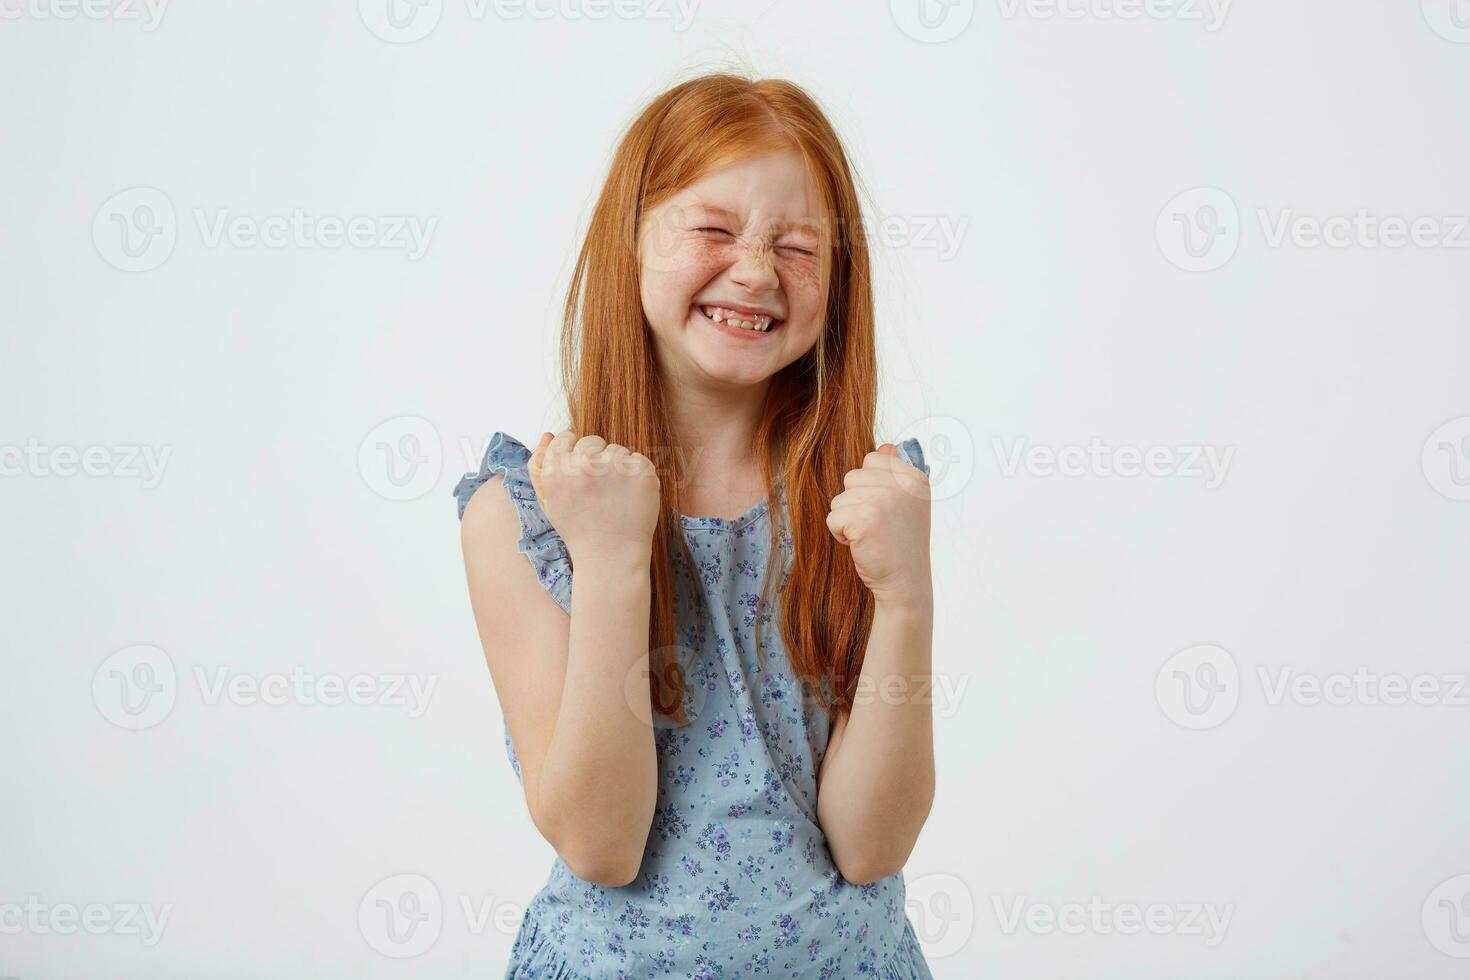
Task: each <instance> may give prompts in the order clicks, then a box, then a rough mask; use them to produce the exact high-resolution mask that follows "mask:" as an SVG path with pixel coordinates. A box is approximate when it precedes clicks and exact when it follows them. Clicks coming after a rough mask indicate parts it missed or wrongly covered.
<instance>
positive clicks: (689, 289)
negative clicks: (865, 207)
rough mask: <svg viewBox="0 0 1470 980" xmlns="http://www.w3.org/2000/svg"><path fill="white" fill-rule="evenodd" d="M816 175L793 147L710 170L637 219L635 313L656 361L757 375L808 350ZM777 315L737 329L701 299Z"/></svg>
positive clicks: (816, 268) (722, 375)
mask: <svg viewBox="0 0 1470 980" xmlns="http://www.w3.org/2000/svg"><path fill="white" fill-rule="evenodd" d="M818 207H819V205H818V198H817V190H816V187H815V186H814V185H813V184H812V182H811V178H810V176H809V175H808V174H807V172H806V165H805V164H804V163H803V161H802V159H801V157H800V156H799V155H798V154H797V153H795V152H794V151H780V152H773V153H767V154H763V155H761V156H756V157H751V158H749V159H746V160H742V161H740V162H738V163H734V164H730V165H729V166H726V167H722V168H720V169H718V170H714V171H711V172H710V173H708V174H706V175H704V176H703V177H701V178H700V179H699V180H697V181H695V182H694V183H693V184H690V185H689V186H688V187H685V188H683V189H682V190H680V191H679V192H677V193H676V194H674V195H673V196H672V197H670V198H669V199H668V200H666V201H664V202H663V203H662V204H660V205H659V206H658V207H656V208H653V209H651V210H650V211H648V212H647V213H646V214H645V215H644V217H643V221H642V223H641V225H640V226H639V234H638V249H639V266H640V270H641V280H640V284H639V285H640V289H641V293H642V299H643V313H644V316H646V317H647V319H648V323H649V326H650V327H651V329H652V332H653V342H654V347H655V349H656V351H657V354H658V363H659V365H660V366H661V367H662V368H663V370H665V371H669V372H673V373H675V374H676V375H679V376H682V377H684V378H686V379H687V380H688V381H689V382H690V383H692V384H708V383H710V382H718V383H723V384H727V385H753V384H757V383H759V382H762V381H764V380H766V379H767V378H769V377H770V376H771V375H773V374H775V373H776V372H777V371H779V370H781V369H782V368H784V367H786V366H787V365H788V364H790V363H792V362H793V361H795V360H796V359H797V358H799V357H801V356H802V355H803V354H805V353H806V352H807V351H809V350H811V349H812V347H813V346H814V345H815V344H816V342H817V339H818V338H819V337H820V335H821V332H822V329H823V327H824V319H825V318H824V316H823V288H822V286H823V283H822V259H821V256H820V240H819V238H818V234H817V229H818V227H819V225H818V222H819V221H820V220H821V218H820V215H819V212H818ZM725 304H733V305H736V306H740V307H745V308H747V309H751V310H762V311H765V312H767V313H769V314H771V315H773V316H774V317H775V318H776V321H777V322H775V323H773V326H772V329H770V330H768V331H765V332H759V331H754V332H752V331H740V330H738V328H735V327H731V326H729V325H726V324H721V323H718V322H715V321H713V320H711V319H709V318H708V317H706V316H705V314H704V313H703V312H701V308H707V307H709V306H722V305H725Z"/></svg>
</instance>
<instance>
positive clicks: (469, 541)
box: [454, 432, 572, 612]
mask: <svg viewBox="0 0 1470 980" xmlns="http://www.w3.org/2000/svg"><path fill="white" fill-rule="evenodd" d="M530 459H531V450H530V449H528V448H527V447H526V445H525V444H524V443H522V442H521V441H520V440H518V439H516V438H514V437H512V436H510V435H508V434H506V433H504V432H497V433H495V434H494V435H493V436H491V438H490V443H489V445H488V446H487V447H486V449H485V456H484V459H483V460H481V462H480V468H479V470H478V471H476V472H474V473H466V474H465V475H464V478H463V479H461V480H460V481H459V484H458V485H457V486H456V487H455V488H454V496H455V498H456V500H457V501H458V503H459V517H460V540H461V542H462V544H463V547H464V551H465V562H466V564H467V565H468V566H470V570H471V572H472V573H473V572H474V571H475V570H477V569H487V570H491V574H492V577H495V578H499V577H500V576H501V575H503V574H509V573H508V572H507V570H506V566H507V565H511V566H513V565H514V564H515V563H516V562H518V561H520V559H518V558H515V557H513V556H515V555H516V554H517V553H519V554H520V555H524V556H525V560H526V561H528V562H530V565H531V568H532V570H533V571H534V572H535V574H536V580H537V581H538V582H539V583H540V586H541V588H542V589H544V590H545V591H546V592H549V593H550V594H551V597H552V598H553V599H555V600H556V602H557V605H559V606H561V607H562V609H564V610H566V611H567V612H570V611H571V592H572V564H571V555H570V553H569V552H568V551H567V547H566V543H565V542H564V541H563V540H562V538H561V535H560V534H558V533H557V530H556V528H555V527H553V526H552V523H551V521H550V519H549V518H547V516H546V512H545V511H543V510H542V509H541V504H540V501H538V500H537V498H536V488H535V487H534V486H533V485H532V483H531V473H530V470H529V468H528V464H529V462H530ZM497 476H498V477H500V481H499V482H500V484H501V485H502V486H503V487H504V488H505V493H503V494H502V493H489V494H484V493H477V492H476V491H477V490H479V489H480V487H482V486H484V485H485V484H486V483H491V482H493V481H494V480H495V478H496V477H497ZM511 577H512V578H514V577H515V576H511Z"/></svg>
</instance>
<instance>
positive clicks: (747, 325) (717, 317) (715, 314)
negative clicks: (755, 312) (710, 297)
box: [699, 306, 772, 331]
mask: <svg viewBox="0 0 1470 980" xmlns="http://www.w3.org/2000/svg"><path fill="white" fill-rule="evenodd" d="M699 309H700V312H702V313H703V314H704V315H705V316H707V317H709V318H710V319H711V320H713V321H715V322H716V323H728V324H729V325H730V326H732V327H739V328H740V329H742V330H760V331H765V330H769V329H770V328H771V323H772V320H771V318H770V317H768V316H757V317H754V318H752V319H745V318H744V317H743V316H742V315H741V314H739V313H736V312H735V311H734V310H727V309H724V308H722V307H719V306H701V307H700V308H699Z"/></svg>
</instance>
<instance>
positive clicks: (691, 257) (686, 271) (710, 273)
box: [680, 242, 735, 287]
mask: <svg viewBox="0 0 1470 980" xmlns="http://www.w3.org/2000/svg"><path fill="white" fill-rule="evenodd" d="M684 256H685V261H684V262H683V263H681V268H680V272H681V273H682V275H683V277H684V278H686V279H687V280H688V281H689V282H690V283H691V284H693V285H694V286H695V287H698V286H702V285H704V283H705V282H707V281H708V280H710V279H712V278H713V277H714V276H715V274H716V273H718V272H720V271H721V270H722V269H725V268H727V267H728V266H730V265H731V264H733V263H734V261H735V256H734V252H733V250H732V249H730V248H729V247H728V246H721V245H717V244H711V243H703V242H695V243H691V244H690V245H689V247H688V248H686V249H685V250H684Z"/></svg>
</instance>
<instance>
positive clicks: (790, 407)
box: [455, 74, 934, 980]
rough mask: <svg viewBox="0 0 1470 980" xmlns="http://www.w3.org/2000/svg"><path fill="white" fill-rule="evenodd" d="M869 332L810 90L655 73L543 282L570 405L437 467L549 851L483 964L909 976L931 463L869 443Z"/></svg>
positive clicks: (637, 974)
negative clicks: (535, 433)
mask: <svg viewBox="0 0 1470 980" xmlns="http://www.w3.org/2000/svg"><path fill="white" fill-rule="evenodd" d="M874 350H875V343H874V325H873V300H872V292H871V283H870V279H869V269H868V253H867V248H866V243H865V240H864V231H863V223H862V219H861V214H860V209H859V205H858V201H857V197H856V194H855V192H854V188H853V179H852V177H851V175H850V172H849V169H848V163H847V160H846V157H845V155H844V152H843V149H842V146H841V144H840V142H839V140H838V138H837V136H836V134H835V132H834V131H833V129H832V126H831V125H830V124H829V122H828V121H827V119H826V118H825V117H824V116H823V114H822V112H821V111H820V109H819V108H818V107H817V105H816V104H815V103H814V101H813V100H812V99H811V98H810V97H809V96H808V95H807V94H806V93H805V92H803V91H802V90H801V89H800V88H798V87H796V86H794V85H792V84H790V83H787V82H783V81H775V80H767V81H760V82H752V81H749V80H746V79H743V78H740V77H736V76H732V75H726V74H715V75H708V76H704V77H701V78H697V79H695V80H693V81H689V82H687V83H684V84H680V85H678V86H676V87H674V88H673V89H671V90H670V91H668V92H666V93H664V94H663V95H661V96H659V97H658V98H657V99H655V100H654V101H653V102H652V103H651V104H650V105H649V106H648V107H647V108H646V109H645V110H644V111H643V113H642V114H641V115H640V116H639V117H638V119H637V120H636V121H635V122H634V123H633V125H632V127H631V128H630V129H629V130H628V131H627V133H626V134H625V135H624V137H623V139H622V140H621V142H620V144H619V146H618V148H617V152H616V155H615V157H614V160H613V163H612V168H611V173H610V175H609V177H608V179H607V182H606V184H605V186H604V187H603V190H602V193H601V196H600V199H599V200H598V203H597V207H596V210H595V212H594V214H593V216H592V220H591V225H590V228H589V230H588V233H587V239H586V241H585V243H584V244H583V247H582V250H581V254H580V256H579V259H578V262H577V266H576V270H575V273H574V275H573V278H572V283H571V289H570V291H569V293H568V296H567V303H566V310H565V325H564V333H563V343H562V370H563V374H564V376H565V382H566V387H567V394H568V408H569V414H570V419H571V427H570V428H568V429H566V430H565V431H562V432H561V433H559V434H557V435H555V436H553V435H552V433H549V432H548V433H545V434H544V435H542V437H541V438H540V440H539V442H538V443H537V444H536V446H535V449H534V450H532V449H531V448H529V447H528V446H527V445H526V444H524V443H522V442H520V441H518V440H517V439H515V438H513V437H512V436H510V435H509V434H507V433H504V432H497V433H495V434H494V436H493V437H492V438H491V440H490V445H489V449H488V450H487V451H486V453H485V459H484V462H483V463H482V464H481V466H480V470H479V472H478V473H474V474H467V475H466V476H465V478H464V479H463V480H462V481H460V483H459V485H458V486H457V487H456V488H455V495H456V497H457V498H458V501H459V511H460V517H461V520H462V539H463V545H464V556H465V567H466V571H467V574H468V578H469V588H470V596H471V601H472V604H473V607H474V611H475V619H476V622H477V624H478V627H479V632H480V639H481V642H482V644H483V646H484V650H485V658H486V660H487V662H488V663H489V667H490V673H491V677H492V679H493V681H494V685H495V690H496V692H497V695H498V697H499V699H500V703H501V707H502V710H503V712H504V714H505V726H506V727H505V730H506V743H505V744H506V750H507V753H508V755H509V756H510V760H511V764H512V766H513V767H514V768H515V771H516V773H517V775H518V776H519V778H520V781H521V785H522V788H523V790H524V792H525V798H526V805H527V807H528V808H529V810H530V814H531V819H532V821H533V822H534V823H535V825H536V827H537V829H538V830H539V831H540V832H541V833H542V834H543V835H544V836H545V838H546V840H547V841H548V842H550V843H551V845H552V846H553V847H554V848H555V850H556V852H557V855H558V857H557V860H556V862H555V864H554V866H553V867H552V870H551V876H550V880H549V881H548V882H547V883H546V885H545V887H543V888H542V889H541V891H540V892H539V893H537V894H536V896H535V897H534V898H533V899H532V900H531V902H530V904H529V906H528V907H527V909H526V914H525V918H524V919H523V921H522V923H521V927H520V931H519V932H518V934H517V936H516V939H515V943H514V946H513V948H512V951H511V963H510V967H509V970H508V972H507V973H506V976H507V977H508V978H522V980H531V978H537V980H568V978H598V980H601V978H630V980H642V978H649V977H663V976H672V977H689V978H701V980H711V978H729V980H734V978H737V977H745V976H770V977H802V978H805V977H822V978H829V977H830V978H844V980H845V978H849V977H859V976H861V977H876V978H889V980H915V978H928V977H930V972H929V969H928V967H927V966H926V964H925V962H924V958H923V955H922V953H921V951H920V949H919V945H918V942H917V939H916V937H915V935H914V932H913V930H912V928H911V927H910V925H909V920H908V918H907V916H906V915H905V909H904V883H903V877H902V868H903V864H904V862H905V860H906V859H907V857H908V855H909V853H910V851H911V850H912V848H913V846H914V842H915V840H916V838H917V837H918V835H919V831H920V829H921V828H922V826H923V824H924V821H925V818H926V817H927V815H928V812H929V807H930V804H931V802H932V800H933V796H934V753H933V738H932V718H931V713H930V709H929V706H928V704H927V703H926V702H927V699H926V698H923V697H922V696H920V693H919V692H922V691H925V690H927V685H926V684H925V681H926V680H927V678H928V677H929V675H930V674H931V670H932V668H931V663H930V647H931V638H932V634H933V592H932V587H931V580H930V571H929V496H928V473H929V468H928V466H927V465H926V463H925V461H924V455H923V451H922V448H921V447H920V445H919V442H918V440H916V439H909V440H906V441H905V442H904V443H902V444H901V445H899V446H896V447H895V446H893V445H892V444H889V443H884V444H883V445H882V446H880V447H878V449H876V450H875V449H874V438H873V431H874V414H875V405H876V400H877V398H876V387H877V385H876V377H877V366H876V362H875V354H874ZM497 480H499V482H500V485H501V487H503V490H497V489H495V488H494V485H495V483H496V481H497ZM486 484H489V485H490V487H491V488H490V489H489V490H488V491H486V492H484V493H476V492H475V491H476V490H478V489H479V488H480V487H481V486H482V485H486ZM692 514H698V515H705V516H698V517H696V516H689V515H692ZM522 556H524V557H522ZM528 560H529V562H528ZM574 572H575V583H576V588H575V590H573V581H574V574H573V573H574ZM574 596H575V599H574Z"/></svg>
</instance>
